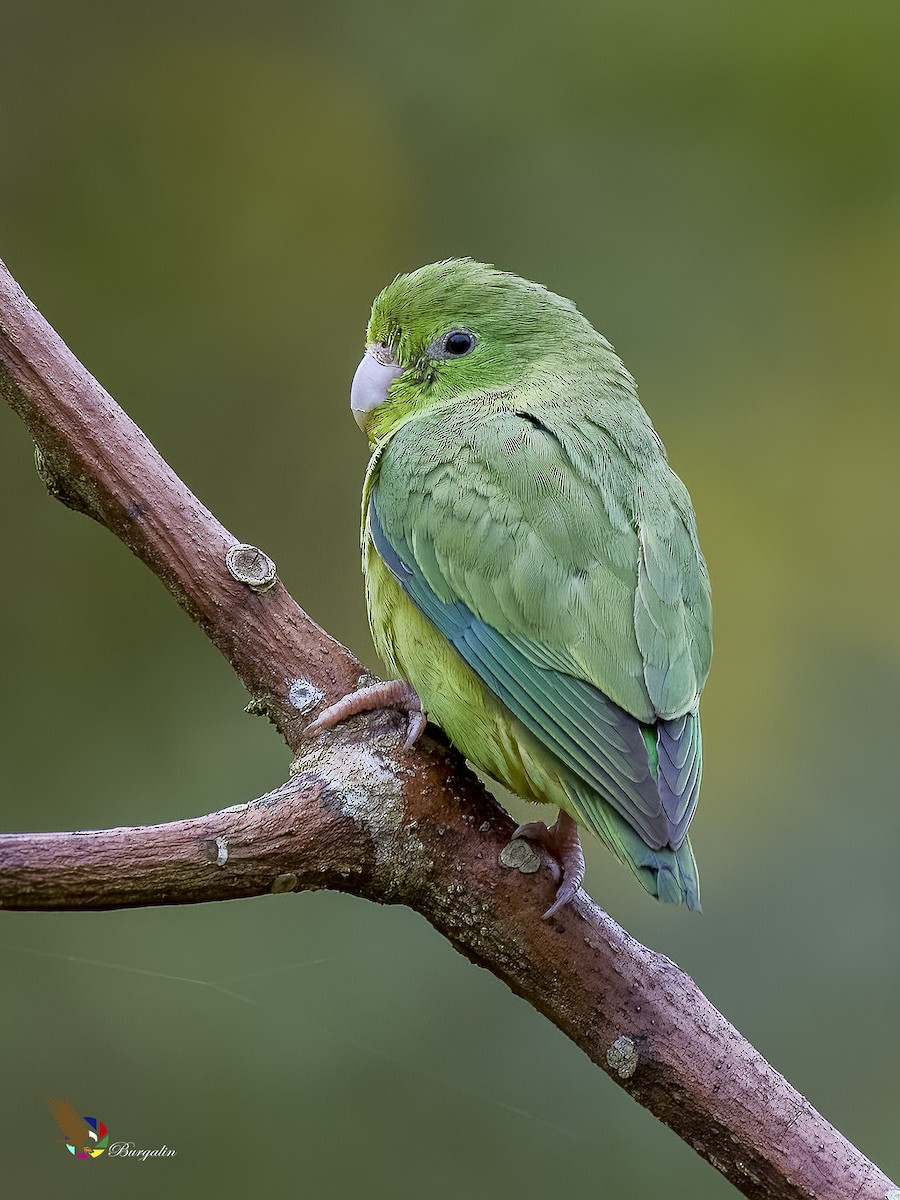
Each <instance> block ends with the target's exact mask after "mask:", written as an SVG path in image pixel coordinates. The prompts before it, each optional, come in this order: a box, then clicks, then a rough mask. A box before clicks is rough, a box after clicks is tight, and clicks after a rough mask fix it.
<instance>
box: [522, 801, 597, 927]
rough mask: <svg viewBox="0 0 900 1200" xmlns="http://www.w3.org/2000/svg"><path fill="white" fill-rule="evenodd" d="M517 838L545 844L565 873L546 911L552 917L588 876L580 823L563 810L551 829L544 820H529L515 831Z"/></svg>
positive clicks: (562, 872) (555, 863)
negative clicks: (585, 873) (578, 824)
mask: <svg viewBox="0 0 900 1200" xmlns="http://www.w3.org/2000/svg"><path fill="white" fill-rule="evenodd" d="M513 837H514V838H527V839H528V841H530V842H536V843H537V844H538V845H539V846H543V847H544V849H545V850H546V851H547V852H548V853H549V855H550V857H551V859H552V860H553V864H554V866H556V867H557V868H558V870H559V872H560V874H561V876H562V878H561V881H560V884H559V887H558V888H557V889H556V899H555V900H554V901H553V903H552V904H551V905H550V907H549V908H548V909H547V911H546V912H545V913H544V920H545V921H546V920H548V919H549V918H550V917H552V916H554V915H555V914H556V913H558V912H559V910H560V909H561V908H565V906H566V905H567V904H568V903H569V901H570V900H573V899H574V898H575V895H576V893H577V892H578V889H579V888H580V887H581V884H582V881H583V880H584V870H585V867H584V852H583V851H582V849H581V840H580V838H579V837H578V826H577V825H576V824H575V822H574V821H573V820H572V818H571V817H570V816H569V814H568V813H566V812H563V810H562V809H560V810H559V816H558V817H557V818H556V823H555V824H554V825H551V826H550V828H549V829H548V828H547V826H546V825H545V824H544V822H543V821H528V822H527V824H525V825H520V826H519V827H518V828H517V829H516V831H515V832H514V833H513Z"/></svg>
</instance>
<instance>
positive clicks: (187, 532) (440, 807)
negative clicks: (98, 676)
mask: <svg viewBox="0 0 900 1200" xmlns="http://www.w3.org/2000/svg"><path fill="white" fill-rule="evenodd" d="M0 390H2V392H3V394H4V396H5V398H6V399H7V400H8V401H9V403H10V404H11V405H12V407H13V408H14V409H15V410H16V411H17V412H18V413H19V415H20V416H21V417H22V419H23V421H24V422H25V423H26V425H27V426H28V428H29V429H30V430H31V433H32V435H33V437H34V439H35V442H36V444H37V447H38V467H39V471H40V473H41V476H42V478H43V479H44V481H45V483H47V486H48V487H49V488H50V490H51V492H52V493H53V494H54V495H56V496H57V497H58V498H59V499H61V500H62V501H63V502H64V503H66V504H68V505H69V506H70V507H73V508H76V509H78V510H79V511H82V512H85V513H87V514H88V515H90V516H92V517H93V518H94V519H96V520H98V521H99V522H100V523H101V524H103V525H105V526H106V527H107V528H108V529H109V530H111V532H113V533H115V534H116V536H117V537H119V538H120V539H121V540H122V541H123V542H125V544H126V545H127V546H128V547H129V548H130V549H131V550H132V551H133V552H134V553H135V554H136V555H137V556H138V557H139V558H141V559H142V560H143V561H144V562H145V563H146V564H147V565H148V566H149V567H150V569H151V570H152V571H153V572H154V574H156V575H157V577H158V578H159V579H160V580H162V582H163V583H164V584H165V585H166V587H167V588H168V589H169V591H170V592H171V593H172V594H173V595H174V596H175V598H176V599H177V600H178V602H179V603H180V604H181V605H182V607H183V608H185V609H186V610H187V612H188V613H189V614H190V615H191V616H192V617H193V619H194V620H195V621H197V622H198V624H200V625H201V627H202V628H203V629H204V631H205V632H206V633H207V635H208V636H209V637H210V639H211V640H212V641H213V642H214V644H215V645H216V646H217V647H218V648H219V650H220V651H221V652H222V653H223V654H224V655H225V657H226V658H227V659H228V661H229V662H230V663H231V664H232V666H233V667H234V669H235V671H236V672H237V674H238V676H239V677H240V678H241V680H242V681H243V683H244V684H245V686H246V687H247V689H248V690H249V691H250V693H251V695H252V696H253V698H254V699H253V705H254V707H255V708H256V709H257V710H258V711H264V712H265V713H266V714H267V715H268V716H269V717H270V718H271V720H272V721H273V722H274V724H275V725H276V726H277V728H278V730H279V732H280V733H281V735H282V736H283V738H284V740H285V741H286V742H287V744H288V746H289V747H290V748H291V749H292V750H293V751H294V752H295V753H299V757H298V759H297V761H296V762H295V764H294V774H293V777H292V778H291V779H290V780H289V781H288V782H286V783H285V784H284V785H283V786H282V787H281V788H279V789H277V790H276V791H274V792H271V793H269V794H268V795H266V796H262V797H260V798H259V799H257V800H254V801H252V802H250V803H249V804H245V805H239V806H237V807H234V808H228V809H224V810H223V811H221V812H217V813H213V814H211V815H210V816H205V817H197V818H190V819H187V820H183V821H175V822H172V823H170V824H167V825H154V826H146V827H140V828H126V829H111V830H104V831H99V832H81V833H52V834H10V835H5V836H3V837H0V906H2V907H6V908H18V909H73V908H75V909H89V908H95V909H99V908H123V907H130V906H136V905H149V904H184V903H195V902H200V901H206V900H224V899H234V898H237V897H239V896H251V895H259V894H261V893H264V892H273V891H274V892H282V891H303V890H308V889H312V888H321V887H328V888H335V889H339V890H342V891H347V892H351V893H354V894H356V895H359V896H364V897H367V898H368V899H371V900H377V901H382V902H388V903H400V904H406V905H409V906H410V907H411V908H414V909H415V910H416V911H418V912H420V913H422V915H423V916H425V917H426V918H427V919H428V920H429V921H430V922H431V924H432V925H433V926H434V927H435V929H437V930H438V931H439V932H440V933H441V934H443V935H444V936H445V937H446V938H448V939H449V940H450V941H451V943H452V944H453V945H454V946H455V947H456V948H457V949H458V950H460V951H461V952H462V953H463V954H465V955H466V956H467V957H468V958H470V959H471V960H472V961H473V962H476V963H478V964H479V965H481V966H484V967H487V968H488V969H489V970H490V971H492V972H493V973H494V974H495V975H496V976H498V978H500V979H502V980H503V981H504V982H505V983H506V984H508V986H509V987H510V988H511V989H512V990H513V991H514V992H515V993H516V994H517V995H519V996H522V997H523V998H524V999H525V1000H527V1001H528V1002H529V1003H530V1004H532V1005H533V1006H534V1007H535V1008H536V1009H538V1011H540V1012H542V1013H543V1014H544V1015H546V1016H547V1017H548V1018H549V1019H550V1020H551V1021H553V1022H554V1023H555V1024H556V1025H557V1026H558V1027H559V1028H560V1029H561V1030H562V1031H563V1032H564V1033H565V1034H567V1036H569V1037H570V1038H571V1039H572V1040H573V1041H574V1042H575V1043H576V1044H577V1045H578V1046H580V1047H581V1048H582V1049H583V1050H584V1051H585V1053H586V1054H588V1055H589V1056H590V1058H591V1059H592V1060H593V1061H594V1062H595V1063H596V1064H597V1065H598V1066H600V1067H601V1068H602V1069H603V1070H604V1071H606V1073H607V1074H608V1075H609V1076H610V1077H611V1078H612V1079H613V1080H614V1081H615V1082H616V1083H618V1084H619V1085H620V1086H621V1087H623V1088H624V1089H625V1090H626V1091H628V1092H629V1093H630V1094H631V1095H632V1096H633V1097H634V1098H635V1099H636V1100H637V1101H638V1102H639V1103H641V1104H643V1105H645V1106H646V1107H647V1108H648V1109H650V1111H651V1112H653V1113H654V1114H655V1115H656V1116H657V1117H658V1118H659V1119H660V1120H661V1121H664V1122H665V1123H666V1124H667V1125H669V1126H670V1127H671V1128H672V1129H673V1130H675V1132H676V1133H678V1134H679V1135H680V1136H681V1137H682V1138H684V1139H685V1141H687V1142H688V1144H689V1145H691V1146H693V1148H694V1149H695V1150H696V1151H697V1153H698V1154H700V1155H702V1156H703V1157H704V1158H705V1159H707V1160H708V1161H709V1162H710V1163H712V1164H713V1166H715V1167H716V1168H717V1169H718V1170H719V1171H721V1172H722V1174H723V1175H725V1177H726V1178H727V1179H729V1180H730V1181H731V1182H732V1183H733V1184H734V1185H735V1186H736V1187H737V1188H739V1189H740V1190H741V1191H742V1192H743V1193H744V1194H745V1195H747V1196H751V1197H779V1198H781V1197H784V1198H787V1197H791V1198H799V1197H811V1196H816V1197H820V1198H823V1200H828V1198H833V1200H838V1198H841V1200H844V1198H848V1197H854V1198H856V1200H885V1197H886V1196H888V1195H889V1193H890V1191H891V1188H892V1184H891V1182H890V1180H888V1178H887V1177H886V1176H885V1175H884V1174H883V1173H882V1172H881V1171H879V1170H878V1168H877V1167H875V1166H874V1164H872V1163H871V1162H869V1161H868V1160H867V1159H866V1158H864V1156H863V1155H862V1154H860V1153H859V1151H858V1150H856V1149H855V1147H853V1146H852V1145H851V1144H850V1143H849V1142H848V1141H847V1140H846V1139H845V1138H844V1137H843V1136H842V1135H841V1134H840V1133H839V1132H838V1131H837V1130H835V1129H833V1128H832V1126H831V1125H829V1124H828V1123H827V1121H825V1120H824V1118H823V1117H821V1116H820V1115H819V1114H818V1113H817V1112H816V1111H815V1109H813V1108H812V1106H811V1105H810V1104H808V1103H807V1101H806V1100H805V1099H804V1098H803V1097H802V1096H801V1095H799V1093H797V1092H796V1091H795V1090H794V1089H793V1088H792V1087H791V1086H790V1084H788V1083H787V1082H786V1081H785V1080H784V1078H783V1077H782V1076H781V1075H779V1074H778V1073H777V1072H776V1071H775V1070H773V1068H772V1067H771V1066H769V1064H768V1063H767V1062H766V1061H765V1059H764V1058H763V1057H762V1056H761V1055H760V1054H759V1053H758V1052H757V1051H756V1050H755V1049H754V1048H753V1047H752V1046H751V1045H750V1044H749V1043H748V1042H747V1041H746V1040H745V1039H744V1038H743V1037H741V1035H740V1034H739V1033H738V1032H737V1030H736V1029H734V1027H733V1026H731V1025H730V1024H729V1023H728V1022H727V1021H726V1020H725V1018H724V1017H723V1016H722V1015H721V1014H720V1013H719V1012H717V1011H716V1009H715V1008H713V1006H712V1005H711V1004H710V1003H709V1001H708V1000H707V999H706V998H705V997H704V996H703V994H702V993H701V992H700V991H699V989H698V988H697V987H696V985H695V984H694V983H693V981H692V980H691V979H690V978H689V977H688V976H687V975H685V974H684V972H682V971H680V970H679V969H678V968H677V967H676V966H675V965H674V964H673V963H672V962H670V961H669V960H668V959H667V958H665V957H664V956H663V955H660V954H657V953H655V952H653V951H651V950H648V949H647V948H645V947H644V946H642V945H640V944H639V943H638V942H636V941H635V940H634V939H633V938H631V937H630V936H629V935H628V934H627V933H625V932H624V930H622V929H621V928H620V927H619V926H618V925H617V924H616V923H615V922H614V921H613V920H612V919H611V918H610V917H608V916H607V915H606V914H605V913H603V912H602V911H601V910H600V909H598V908H597V907H596V906H595V905H594V904H593V903H592V902H591V901H590V899H589V898H588V897H587V896H586V895H585V894H584V893H581V894H580V895H579V897H578V898H577V899H576V901H575V902H574V903H573V904H572V905H571V906H570V907H568V908H566V909H564V910H563V911H562V912H561V913H559V914H558V916H557V917H556V918H555V919H554V920H552V921H542V920H541V917H540V914H541V913H542V912H543V910H544V908H545V907H546V906H547V904H548V903H549V900H550V897H551V895H552V892H553V888H554V881H553V879H552V878H551V874H550V871H549V870H548V868H547V866H546V865H543V866H540V867H539V862H538V859H537V857H536V855H535V854H534V852H533V851H532V850H530V849H529V847H528V846H527V845H525V844H523V843H514V844H513V845H514V849H513V848H511V847H510V845H509V839H510V834H511V832H512V822H511V821H510V819H509V817H508V816H507V815H506V814H505V813H504V812H503V810H502V809H501V808H500V807H499V806H498V805H497V804H496V803H495V802H494V801H493V800H492V799H491V798H490V796H488V794H487V793H486V792H485V790H484V789H483V788H482V787H481V785H480V784H479V783H478V781H477V780H476V779H475V778H474V776H473V775H472V774H471V773H470V772H469V771H468V770H467V769H466V767H465V765H464V763H463V762H462V761H461V759H460V758H459V756H458V755H457V754H455V753H454V752H453V751H451V750H449V749H448V748H446V747H444V746H443V745H441V744H440V743H439V742H437V741H435V740H432V739H429V738H427V737H426V738H423V739H422V742H421V743H420V744H419V746H418V747H417V748H416V749H415V751H414V752H410V753H406V752H404V751H403V750H402V749H401V745H402V737H401V726H402V724H403V722H402V721H401V720H400V718H399V717H395V716H394V715H392V714H384V713H382V714H376V715H372V716H369V717H366V718H358V719H355V720H353V721H350V722H348V723H347V724H346V725H345V726H343V727H342V728H340V729H338V730H336V731H334V732H333V733H329V734H326V735H325V736H323V737H322V738H320V739H318V740H317V741H315V742H313V743H309V744H304V743H303V742H302V737H301V734H302V730H303V728H304V727H305V726H306V725H307V724H308V722H309V720H310V719H311V716H312V713H313V712H314V711H315V710H316V709H317V708H319V707H321V706H322V705H323V704H325V703H330V702H332V701H333V700H335V699H337V698H338V697H340V696H342V695H343V694H344V693H345V692H347V691H349V690H351V689H353V688H355V687H356V686H357V685H358V683H359V681H360V679H361V678H362V677H363V676H364V675H365V672H364V671H363V669H362V668H361V666H360V664H359V663H358V662H357V661H356V660H355V659H354V658H353V656H352V655H351V654H349V653H348V651H347V650H345V649H344V648H343V647H342V646H341V645H339V644H338V643H337V642H335V641H334V640H333V639H332V638H330V637H329V636H328V635H327V634H326V633H325V632H324V631H323V630H321V629H320V628H319V627H318V626H317V625H316V624H315V623H314V622H313V621H311V620H310V618H309V617H308V616H307V615H306V614H305V613H304V612H303V611H302V609H300V608H299V607H298V605H297V604H296V603H295V602H294V601H293V600H292V599H291V597H290V596H289V595H288V593H287V592H286V590H285V589H284V588H283V587H282V585H281V584H280V583H278V582H275V583H274V585H273V586H271V587H269V588H268V590H262V591H254V590H253V587H251V586H249V585H248V584H247V583H245V582H241V580H242V579H244V578H248V577H251V576H252V570H253V567H254V563H253V561H252V560H253V557H254V556H253V554H252V552H250V553H249V555H245V556H244V558H245V560H246V559H247V558H248V557H249V560H250V572H249V575H248V572H247V571H244V570H241V569H240V567H236V566H235V563H234V561H233V558H234V555H233V554H232V561H231V568H229V566H228V564H227V563H226V556H227V554H228V552H229V551H230V550H232V549H233V547H235V546H236V545H237V541H236V539H235V538H234V537H233V536H232V535H231V534H230V533H229V532H228V531H227V530H226V529H224V527H223V526H222V525H220V524H219V522H218V521H217V520H216V519H215V517H213V516H212V514H211V513H210V512H208V510H207V509H206V508H204V507H203V505H202V504H201V503H200V502H199V500H198V499H197V498H196V497H195V496H194V495H193V494H192V493H191V492H190V491H189V490H188V488H187V487H186V486H185V485H184V484H183V483H182V482H181V480H180V479H178V477H177V476H176V475H175V474H174V473H173V471H172V470H171V468H170V467H169V466H168V465H167V464H166V463H165V462H164V461H163V459H162V458H161V457H160V456H159V454H158V453H157V452H156V450H155V449H154V448H153V446H152V445H151V444H150V442H149V441H148V440H147V438H146V437H145V436H144V435H143V434H142V433H141V431H140V430H139V429H138V428H137V426H136V425H135V424H134V423H133V422H132V421H131V420H130V419H129V418H128V417H127V416H126V415H125V413H124V412H122V410H121V409H120V408H119V407H118V406H117V405H116V404H115V403H114V402H113V400H112V399H111V398H110V396H109V395H108V394H107V393H106V392H105V391H104V390H103V389H102V388H101V387H100V385H99V384H98V383H97V382H96V380H94V379H93V378H92V377H91V376H90V375H89V374H88V372H87V371H86V370H85V369H84V367H83V366H82V365H81V364H80V363H79V362H78V360H77V359H76V358H75V357H74V355H72V353H71V352H70V351H69V350H68V349H67V347H66V346H65V345H64V344H63V342H62V341H61V340H60V338H59V337H58V336H57V335H56V333H55V332H54V331H53V330H52V329H51V328H50V326H49V325H48V324H47V323H46V321H44V319H43V318H42V317H41V315H40V314H39V313H38V312H37V310H36V309H35V308H34V306H33V305H32V304H31V303H30V301H29V300H28V299H27V298H26V297H25V296H24V295H23V293H22V292H21V291H20V290H19V288H18V287H17V285H16V284H15V282H14V281H13V280H12V278H11V277H10V276H9V274H8V272H7V271H6V269H5V268H4V267H3V264H2V263H0ZM263 574H264V572H263ZM515 855H518V856H520V857H519V858H518V859H516V858H515V857H514V856H515ZM501 861H502V862H503V864H504V865H501ZM517 865H518V867H519V868H520V869H515V867H516V866H517ZM504 866H506V867H507V868H508V869H504ZM538 867H539V870H538V869H537V868H538Z"/></svg>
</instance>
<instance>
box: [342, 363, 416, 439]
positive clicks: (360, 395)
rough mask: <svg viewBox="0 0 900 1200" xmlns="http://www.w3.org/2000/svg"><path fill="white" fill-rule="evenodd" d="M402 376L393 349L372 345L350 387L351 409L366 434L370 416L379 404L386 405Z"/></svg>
mask: <svg viewBox="0 0 900 1200" xmlns="http://www.w3.org/2000/svg"><path fill="white" fill-rule="evenodd" d="M402 374H403V368H402V367H398V366H397V363H396V362H395V361H394V357H393V355H392V354H391V351H390V347H389V346H385V345H384V344H383V343H382V342H372V343H371V345H369V346H366V352H365V354H364V355H363V356H362V361H361V362H360V364H359V366H358V367H357V368H356V374H355V375H354V376H353V383H352V384H351V385H350V408H351V411H352V412H353V416H354V419H355V420H356V423H357V425H358V426H359V427H360V429H362V430H363V432H365V428H366V422H367V420H368V416H369V413H370V412H372V410H373V409H375V408H377V407H378V406H379V404H384V402H385V400H386V399H387V394H388V388H389V387H390V386H391V384H392V383H393V382H394V380H395V379H396V378H397V377H398V376H400V375H402Z"/></svg>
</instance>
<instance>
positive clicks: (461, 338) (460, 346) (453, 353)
mask: <svg viewBox="0 0 900 1200" xmlns="http://www.w3.org/2000/svg"><path fill="white" fill-rule="evenodd" d="M474 349H475V335H474V333H469V331H468V329H451V330H450V332H449V333H445V334H444V336H443V337H442V338H439V339H438V341H437V343H436V344H435V347H434V354H433V356H432V357H433V358H462V357H463V355H464V354H470V353H471V352H472V351H473V350H474Z"/></svg>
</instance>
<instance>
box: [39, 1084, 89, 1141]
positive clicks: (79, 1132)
mask: <svg viewBox="0 0 900 1200" xmlns="http://www.w3.org/2000/svg"><path fill="white" fill-rule="evenodd" d="M47 1103H48V1104H49V1105H50V1111H51V1112H52V1113H53V1116H54V1117H55V1119H56V1123H57V1125H58V1126H59V1130H60V1133H61V1134H62V1135H63V1137H64V1138H67V1139H68V1141H70V1142H72V1143H73V1145H75V1146H78V1147H79V1149H80V1148H81V1146H82V1145H83V1144H84V1143H85V1141H86V1140H87V1137H88V1129H89V1126H88V1124H87V1122H86V1121H85V1119H84V1117H82V1116H79V1114H78V1113H77V1112H76V1111H75V1109H74V1108H73V1107H72V1105H71V1104H69V1102H68V1101H67V1100H60V1099H58V1098H57V1097H55V1096H48V1097H47Z"/></svg>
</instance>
